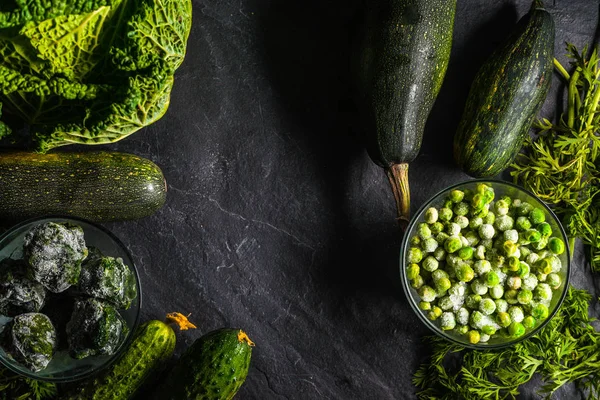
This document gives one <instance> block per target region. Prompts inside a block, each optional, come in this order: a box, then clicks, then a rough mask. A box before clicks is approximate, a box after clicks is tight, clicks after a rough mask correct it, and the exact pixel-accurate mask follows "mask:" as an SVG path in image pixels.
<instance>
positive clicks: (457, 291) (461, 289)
mask: <svg viewBox="0 0 600 400" xmlns="http://www.w3.org/2000/svg"><path fill="white" fill-rule="evenodd" d="M465 291H466V285H465V284H464V283H463V282H456V283H454V284H452V286H450V289H448V295H449V296H451V297H454V298H464V295H465Z"/></svg>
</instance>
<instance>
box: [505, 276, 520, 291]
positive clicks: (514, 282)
mask: <svg viewBox="0 0 600 400" xmlns="http://www.w3.org/2000/svg"><path fill="white" fill-rule="evenodd" d="M521 283H522V282H521V277H519V276H509V277H508V278H507V279H506V286H507V287H509V288H511V289H514V290H517V289H519V288H521Z"/></svg>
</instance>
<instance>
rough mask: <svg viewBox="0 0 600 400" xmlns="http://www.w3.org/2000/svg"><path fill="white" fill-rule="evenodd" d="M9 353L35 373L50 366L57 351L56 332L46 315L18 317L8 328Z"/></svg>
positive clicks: (28, 314)
mask: <svg viewBox="0 0 600 400" xmlns="http://www.w3.org/2000/svg"><path fill="white" fill-rule="evenodd" d="M8 329H9V331H8V335H9V340H10V343H9V345H8V349H9V353H10V354H11V355H12V356H13V358H14V359H15V360H16V361H18V362H20V363H22V364H23V365H25V366H26V367H27V368H29V369H30V370H32V371H33V372H38V371H41V370H43V369H44V368H46V367H47V366H48V364H49V363H50V361H51V360H52V356H53V355H54V350H55V349H56V330H55V329H54V326H53V325H52V322H51V321H50V318H48V317H47V316H45V315H44V314H39V313H26V314H21V315H17V316H16V317H15V318H14V319H13V320H12V322H11V323H10V325H9V327H8Z"/></svg>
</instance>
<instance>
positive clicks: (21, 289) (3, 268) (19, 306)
mask: <svg viewBox="0 0 600 400" xmlns="http://www.w3.org/2000/svg"><path fill="white" fill-rule="evenodd" d="M27 271H28V268H27V264H25V262H24V261H23V260H12V259H10V258H5V259H4V260H2V261H0V314H2V315H6V316H9V317H14V316H16V315H19V314H23V313H29V312H38V311H40V309H41V308H42V307H43V306H44V302H45V299H46V289H44V287H43V286H42V285H40V284H39V283H37V282H35V281H32V280H31V279H29V278H28V277H27Z"/></svg>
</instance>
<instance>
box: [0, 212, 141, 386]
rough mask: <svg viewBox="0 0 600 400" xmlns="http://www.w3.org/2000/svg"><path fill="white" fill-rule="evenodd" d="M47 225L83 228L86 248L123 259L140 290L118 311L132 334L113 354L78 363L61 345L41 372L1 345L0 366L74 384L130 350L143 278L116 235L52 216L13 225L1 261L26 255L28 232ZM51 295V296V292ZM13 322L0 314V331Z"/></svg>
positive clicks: (0, 243) (1, 242)
mask: <svg viewBox="0 0 600 400" xmlns="http://www.w3.org/2000/svg"><path fill="white" fill-rule="evenodd" d="M46 222H70V223H73V224H75V225H79V226H80V227H82V228H83V232H84V237H85V243H86V245H87V246H88V247H89V246H94V247H97V248H98V249H99V250H100V251H101V252H102V253H103V254H105V255H107V256H111V257H115V258H118V257H120V258H122V259H123V263H124V264H125V265H127V266H128V267H129V269H130V270H131V271H132V272H133V276H134V277H135V284H136V288H137V297H136V298H135V299H134V300H133V301H132V303H131V306H130V307H129V309H127V310H119V313H120V314H121V316H122V317H123V319H124V320H125V323H126V324H127V327H128V328H129V333H128V334H127V336H126V337H125V338H124V340H122V341H121V344H120V345H119V347H118V348H117V350H116V351H115V353H114V354H112V355H101V356H90V357H86V358H83V359H81V360H77V359H75V358H72V357H70V356H69V354H68V352H67V351H66V349H62V350H61V349H60V348H62V347H65V346H63V345H61V344H59V350H58V351H57V352H56V353H55V354H54V357H53V358H52V361H50V363H49V364H48V366H47V367H46V368H45V369H43V370H41V371H39V372H33V371H31V370H29V369H28V368H27V367H25V366H23V365H22V364H20V363H18V362H17V361H15V360H14V359H13V358H12V356H10V355H9V354H7V353H6V352H5V351H4V348H3V347H1V346H0V363H2V365H4V366H5V367H6V368H8V369H9V370H11V371H13V372H15V373H16V374H19V375H22V376H26V377H28V378H32V379H37V380H42V381H49V382H62V383H64V382H72V381H76V380H80V379H84V378H87V377H89V376H90V375H93V374H95V373H97V372H99V371H100V370H102V369H104V368H106V367H107V366H109V365H110V364H111V363H112V362H114V361H115V360H116V359H117V358H118V357H119V356H120V354H121V353H122V352H123V351H124V350H125V349H126V348H127V347H128V345H129V342H130V341H131V340H132V337H133V333H134V332H135V330H136V328H137V325H138V319H139V313H140V308H141V304H142V292H141V287H140V279H139V275H138V272H137V270H136V268H135V265H134V263H133V260H132V257H131V255H130V254H129V251H128V250H127V249H126V247H125V245H124V244H123V243H122V242H121V241H120V240H119V239H118V238H117V237H116V236H114V235H113V234H112V233H111V232H109V231H108V230H106V229H105V228H103V227H101V226H99V225H96V224H94V223H92V222H89V221H85V220H82V219H78V218H73V217H68V218H64V217H53V216H51V217H44V218H36V219H31V220H28V221H26V222H23V223H21V224H19V225H16V226H14V227H13V228H11V229H9V230H8V231H7V232H6V233H4V234H3V235H2V236H1V237H0V260H1V259H5V258H13V259H17V258H21V257H22V255H23V251H22V247H23V237H24V236H25V234H26V233H27V231H29V230H30V229H31V228H33V227H34V226H35V225H38V224H42V223H46ZM48 294H49V295H50V293H48ZM59 304H61V303H59ZM11 320H12V318H9V317H6V316H2V315H0V331H1V330H3V329H4V326H5V325H6V324H7V323H8V322H10V321H11Z"/></svg>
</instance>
